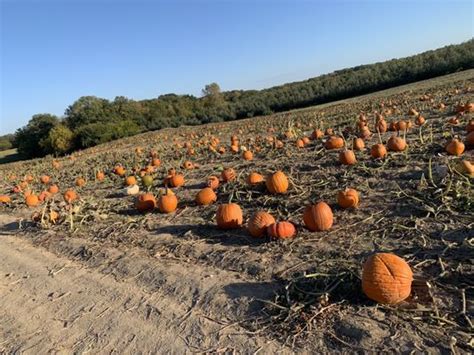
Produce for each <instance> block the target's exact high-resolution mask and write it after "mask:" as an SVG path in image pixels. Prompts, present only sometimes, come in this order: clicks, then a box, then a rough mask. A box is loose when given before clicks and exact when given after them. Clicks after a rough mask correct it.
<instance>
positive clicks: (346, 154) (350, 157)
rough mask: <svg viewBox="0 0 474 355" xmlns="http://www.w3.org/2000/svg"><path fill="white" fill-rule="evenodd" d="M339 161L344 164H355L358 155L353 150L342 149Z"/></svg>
mask: <svg viewBox="0 0 474 355" xmlns="http://www.w3.org/2000/svg"><path fill="white" fill-rule="evenodd" d="M339 162H340V163H341V164H343V165H354V164H355V163H357V159H356V156H355V154H354V151H353V150H348V149H345V150H342V151H341V152H340V153H339Z"/></svg>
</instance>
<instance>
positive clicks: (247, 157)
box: [242, 150, 253, 160]
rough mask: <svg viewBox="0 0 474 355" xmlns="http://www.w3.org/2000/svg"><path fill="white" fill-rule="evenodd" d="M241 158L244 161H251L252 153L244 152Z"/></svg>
mask: <svg viewBox="0 0 474 355" xmlns="http://www.w3.org/2000/svg"><path fill="white" fill-rule="evenodd" d="M242 157H243V158H244V160H253V153H252V152H251V151H250V150H246V151H245V152H244V153H243V154H242Z"/></svg>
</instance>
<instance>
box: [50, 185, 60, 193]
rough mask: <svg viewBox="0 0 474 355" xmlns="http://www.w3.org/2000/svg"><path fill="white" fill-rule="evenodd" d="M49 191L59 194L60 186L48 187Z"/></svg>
mask: <svg viewBox="0 0 474 355" xmlns="http://www.w3.org/2000/svg"><path fill="white" fill-rule="evenodd" d="M48 192H49V193H50V194H57V193H58V192H59V187H58V185H51V186H50V187H49V188H48Z"/></svg>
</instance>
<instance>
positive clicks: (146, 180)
mask: <svg viewBox="0 0 474 355" xmlns="http://www.w3.org/2000/svg"><path fill="white" fill-rule="evenodd" d="M142 183H143V186H146V187H150V186H153V176H151V175H144V176H143V177H142Z"/></svg>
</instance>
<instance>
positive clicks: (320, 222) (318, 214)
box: [303, 201, 334, 232]
mask: <svg viewBox="0 0 474 355" xmlns="http://www.w3.org/2000/svg"><path fill="white" fill-rule="evenodd" d="M303 221H304V224H305V226H306V228H308V229H309V230H310V231H313V232H314V231H325V230H328V229H330V228H331V227H332V225H333V222H334V216H333V214H332V209H331V207H329V205H328V204H327V203H326V202H323V201H321V202H319V203H317V204H315V205H311V206H308V207H306V209H305V211H304V214H303Z"/></svg>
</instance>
